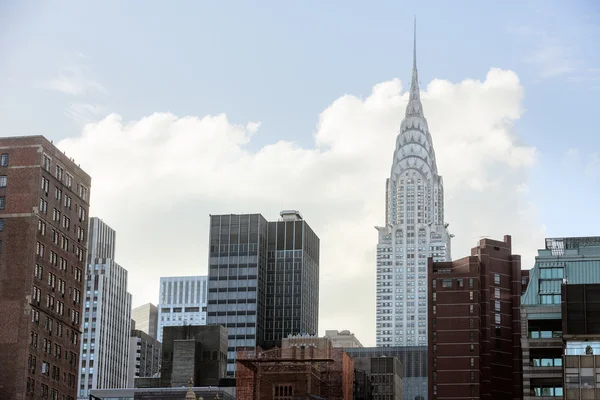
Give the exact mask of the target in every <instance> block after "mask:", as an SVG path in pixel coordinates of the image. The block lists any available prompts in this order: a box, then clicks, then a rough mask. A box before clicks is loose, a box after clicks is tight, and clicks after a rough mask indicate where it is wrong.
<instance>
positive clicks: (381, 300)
mask: <svg viewBox="0 0 600 400" xmlns="http://www.w3.org/2000/svg"><path fill="white" fill-rule="evenodd" d="M385 186H386V204H385V225H384V226H380V227H376V229H377V230H378V235H379V241H378V244H377V308H376V311H377V331H376V343H377V346H425V345H427V327H426V322H427V258H428V257H433V259H434V261H448V260H450V259H451V258H450V238H451V235H450V234H449V233H448V229H447V228H448V224H446V223H445V222H444V183H443V180H442V177H441V176H440V175H439V174H438V170H437V163H436V160H435V151H434V149H433V141H432V138H431V133H430V132H429V127H428V125H427V120H426V119H425V116H424V114H423V106H422V104H421V98H420V93H419V78H418V73H417V53H416V23H415V44H414V53H413V71H412V82H411V86H410V95H409V101H408V105H407V107H406V114H405V117H404V119H403V120H402V123H401V125H400V132H399V133H398V136H397V138H396V148H395V150H394V157H393V162H392V169H391V174H390V177H389V178H388V179H387V180H386V184H385ZM417 323H420V324H421V325H422V326H416V325H415V324H417Z"/></svg>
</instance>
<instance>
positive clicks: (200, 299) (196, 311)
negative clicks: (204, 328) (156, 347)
mask: <svg viewBox="0 0 600 400" xmlns="http://www.w3.org/2000/svg"><path fill="white" fill-rule="evenodd" d="M207 282H208V277H207V276H206V275H202V276H171V277H162V278H160V295H159V296H160V298H159V300H160V303H159V305H158V333H157V334H158V341H159V342H161V343H162V336H163V334H162V330H163V327H165V326H184V325H206V293H207Z"/></svg>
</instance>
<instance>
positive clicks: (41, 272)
mask: <svg viewBox="0 0 600 400" xmlns="http://www.w3.org/2000/svg"><path fill="white" fill-rule="evenodd" d="M35 277H36V278H38V279H44V268H43V267H42V266H41V265H40V264H35Z"/></svg>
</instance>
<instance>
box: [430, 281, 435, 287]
mask: <svg viewBox="0 0 600 400" xmlns="http://www.w3.org/2000/svg"><path fill="white" fill-rule="evenodd" d="M431 287H433V288H434V289H435V279H432V280H431Z"/></svg>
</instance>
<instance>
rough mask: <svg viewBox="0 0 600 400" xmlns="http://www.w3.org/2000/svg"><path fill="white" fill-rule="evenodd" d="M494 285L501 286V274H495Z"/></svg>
mask: <svg viewBox="0 0 600 400" xmlns="http://www.w3.org/2000/svg"><path fill="white" fill-rule="evenodd" d="M494 284H495V285H499V284H500V274H494Z"/></svg>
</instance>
